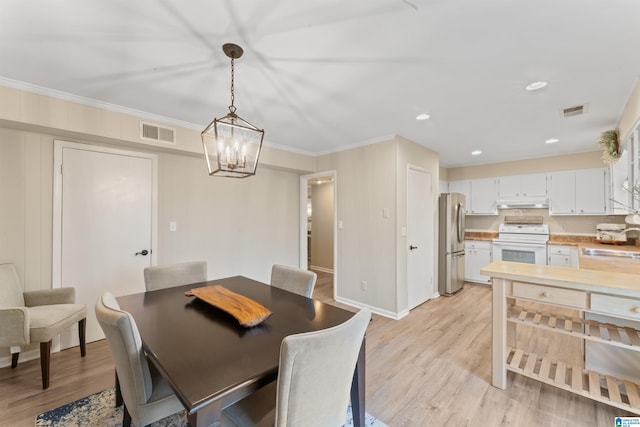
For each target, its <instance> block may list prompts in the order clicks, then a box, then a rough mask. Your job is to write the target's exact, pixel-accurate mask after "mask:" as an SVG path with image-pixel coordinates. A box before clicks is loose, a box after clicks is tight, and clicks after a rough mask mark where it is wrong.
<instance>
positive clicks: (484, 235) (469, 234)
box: [464, 231, 498, 242]
mask: <svg viewBox="0 0 640 427" xmlns="http://www.w3.org/2000/svg"><path fill="white" fill-rule="evenodd" d="M497 237H498V232H497V231H465V232H464V239H465V240H484V241H489V242H490V241H491V240H493V239H495V238H497Z"/></svg>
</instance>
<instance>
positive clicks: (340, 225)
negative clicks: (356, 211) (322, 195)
mask: <svg viewBox="0 0 640 427" xmlns="http://www.w3.org/2000/svg"><path fill="white" fill-rule="evenodd" d="M338 228H339V229H342V220H338Z"/></svg>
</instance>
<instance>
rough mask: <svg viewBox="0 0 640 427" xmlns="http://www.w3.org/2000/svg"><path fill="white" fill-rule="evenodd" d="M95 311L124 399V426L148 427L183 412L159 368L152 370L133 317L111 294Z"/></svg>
mask: <svg viewBox="0 0 640 427" xmlns="http://www.w3.org/2000/svg"><path fill="white" fill-rule="evenodd" d="M95 311H96V318H97V319H98V323H99V324H100V327H101V328H102V330H103V331H104V334H105V337H106V338H107V343H108V344H109V349H110V350H111V355H112V357H113V361H114V363H115V366H116V372H117V374H118V381H119V383H120V392H121V393H122V398H123V400H124V411H123V418H122V425H123V427H129V426H130V425H131V421H133V423H134V424H135V425H136V426H146V425H147V424H151V423H153V422H155V421H158V420H161V419H163V418H165V417H168V416H169V415H173V414H175V413H177V412H180V411H182V410H183V409H184V407H183V406H182V404H181V403H180V401H179V400H178V398H177V397H176V395H175V394H174V393H173V391H172V390H171V386H170V385H169V383H168V382H167V380H165V379H164V377H163V376H162V375H160V373H158V372H157V371H156V369H150V367H149V362H148V361H147V356H146V355H145V353H144V351H143V349H142V340H141V338H140V333H139V332H138V327H137V325H136V322H135V320H134V319H133V317H132V316H131V314H129V313H127V312H126V311H123V310H120V306H119V305H118V302H117V301H116V299H115V297H114V296H113V295H112V294H111V293H110V292H105V293H104V294H103V295H102V296H101V297H100V298H98V301H97V302H96V307H95Z"/></svg>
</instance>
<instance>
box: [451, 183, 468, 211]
mask: <svg viewBox="0 0 640 427" xmlns="http://www.w3.org/2000/svg"><path fill="white" fill-rule="evenodd" d="M470 190H471V184H470V182H469V180H468V179H463V180H460V181H450V182H449V192H450V193H462V194H464V200H465V202H464V206H465V211H466V212H465V213H469V206H470V204H469V202H470V200H471V197H470V194H471V192H470Z"/></svg>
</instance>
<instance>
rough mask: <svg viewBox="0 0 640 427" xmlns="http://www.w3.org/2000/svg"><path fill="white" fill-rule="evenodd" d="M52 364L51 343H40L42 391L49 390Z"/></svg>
mask: <svg viewBox="0 0 640 427" xmlns="http://www.w3.org/2000/svg"><path fill="white" fill-rule="evenodd" d="M50 362H51V341H48V342H41V343H40V370H41V371H42V389H43V390H46V389H48V388H49V364H50Z"/></svg>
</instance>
